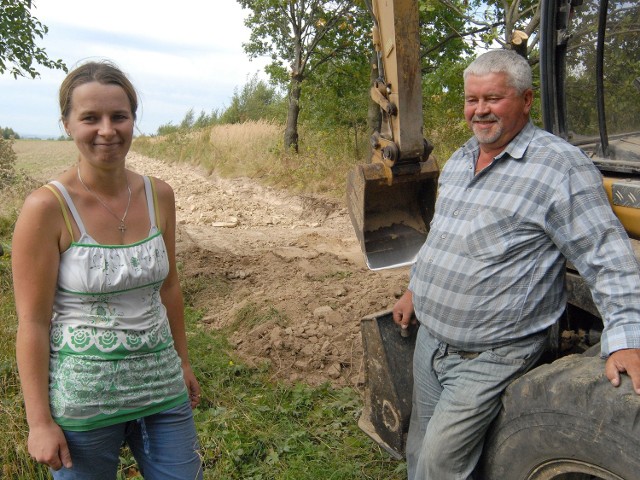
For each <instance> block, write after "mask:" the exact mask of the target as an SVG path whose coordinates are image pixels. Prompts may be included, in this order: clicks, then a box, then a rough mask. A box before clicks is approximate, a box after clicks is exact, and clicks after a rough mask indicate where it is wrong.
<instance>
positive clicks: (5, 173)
mask: <svg viewBox="0 0 640 480" xmlns="http://www.w3.org/2000/svg"><path fill="white" fill-rule="evenodd" d="M12 147H13V140H12V139H5V138H0V188H3V187H7V186H9V185H11V184H12V183H13V182H14V181H15V176H16V159H17V158H18V157H17V155H16V152H14V151H13V148H12Z"/></svg>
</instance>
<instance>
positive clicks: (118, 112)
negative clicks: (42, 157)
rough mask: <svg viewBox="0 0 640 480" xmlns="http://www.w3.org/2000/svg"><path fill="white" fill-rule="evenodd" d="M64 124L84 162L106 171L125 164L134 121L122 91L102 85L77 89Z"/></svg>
mask: <svg viewBox="0 0 640 480" xmlns="http://www.w3.org/2000/svg"><path fill="white" fill-rule="evenodd" d="M63 123H64V127H65V130H66V131H67V133H68V134H69V135H71V137H72V138H73V141H74V142H75V144H76V146H77V147H78V150H79V151H80V158H81V159H82V160H85V161H87V162H89V163H90V164H92V165H94V166H96V167H102V168H104V167H109V166H112V165H118V164H120V163H124V159H125V157H126V155H127V152H128V151H129V147H130V146H131V141H132V139H133V125H134V117H133V113H132V112H131V105H130V103H129V99H128V97H127V94H126V93H125V91H124V90H123V89H122V87H120V86H118V85H104V84H102V83H99V82H90V83H85V84H82V85H80V86H78V87H76V88H75V89H74V90H73V93H72V96H71V109H70V112H69V116H68V118H66V119H65V120H64V121H63Z"/></svg>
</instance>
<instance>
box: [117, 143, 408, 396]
mask: <svg viewBox="0 0 640 480" xmlns="http://www.w3.org/2000/svg"><path fill="white" fill-rule="evenodd" d="M128 164H129V166H130V168H132V169H134V170H136V171H138V172H140V173H143V174H147V175H153V176H156V177H158V178H161V179H163V180H165V181H167V182H168V183H169V184H170V185H171V186H172V187H173V189H174V191H175V195H176V211H177V220H178V238H177V242H178V243H177V255H178V261H179V262H180V265H181V276H182V277H183V283H185V284H191V285H194V284H196V285H202V289H201V290H196V293H194V295H193V298H192V299H190V300H191V301H192V302H193V303H194V304H195V306H196V307H198V308H200V309H202V310H203V311H204V312H205V317H204V318H203V321H204V322H206V323H207V324H208V325H210V326H211V328H224V327H230V326H233V327H234V328H235V331H234V333H233V334H232V335H231V337H230V340H231V342H232V344H233V345H234V347H235V350H236V353H237V355H238V356H239V357H240V358H242V359H243V360H244V361H245V362H248V363H250V364H263V363H265V362H268V364H269V365H270V369H271V371H272V372H273V377H274V378H277V379H279V380H284V381H291V382H293V381H304V382H306V383H309V384H311V385H318V384H321V383H324V382H330V383H332V384H333V385H335V386H342V385H351V386H359V385H361V384H362V382H363V380H364V376H363V375H364V372H363V365H362V342H361V337H360V319H361V318H362V317H363V316H365V315H369V314H371V313H375V312H378V311H381V310H385V309H388V308H391V307H392V306H393V304H394V303H395V301H396V299H397V298H398V297H399V296H400V295H401V294H402V292H403V290H404V288H406V285H407V281H408V269H407V268H404V269H395V270H388V271H383V272H371V271H369V270H368V269H367V268H366V266H365V264H364V260H363V257H362V254H361V253H360V249H359V245H358V242H357V239H356V238H355V235H354V233H353V229H352V227H351V224H350V221H349V217H348V214H347V211H346V208H345V206H344V205H343V204H341V203H340V202H336V201H334V200H330V199H326V198H322V197H319V196H310V195H292V194H290V193H287V192H283V191H280V190H277V189H274V188H269V187H265V186H262V185H260V184H259V183H258V182H256V181H253V180H251V179H247V178H238V179H221V178H217V177H215V176H209V175H206V174H205V173H204V172H203V171H200V170H199V169H198V168H197V167H193V166H191V165H183V164H171V165H169V164H165V163H163V162H160V161H157V160H154V159H150V158H147V157H143V156H141V155H138V154H135V153H131V154H130V156H129V158H128ZM255 318H261V319H262V321H261V322H260V323H256V322H255V321H252V320H253V319H255Z"/></svg>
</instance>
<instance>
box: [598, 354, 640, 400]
mask: <svg viewBox="0 0 640 480" xmlns="http://www.w3.org/2000/svg"><path fill="white" fill-rule="evenodd" d="M604 371H605V374H606V375H607V378H608V379H609V381H610V382H611V384H612V385H613V386H614V387H617V386H619V385H620V373H626V374H627V375H629V377H631V383H632V384H633V389H634V390H635V392H636V393H637V394H638V395H640V348H629V349H625V350H618V351H616V352H613V353H612V354H611V355H610V356H609V358H608V359H607V363H606V364H605V367H604Z"/></svg>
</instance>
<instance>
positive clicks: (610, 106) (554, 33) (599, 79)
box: [347, 0, 640, 480]
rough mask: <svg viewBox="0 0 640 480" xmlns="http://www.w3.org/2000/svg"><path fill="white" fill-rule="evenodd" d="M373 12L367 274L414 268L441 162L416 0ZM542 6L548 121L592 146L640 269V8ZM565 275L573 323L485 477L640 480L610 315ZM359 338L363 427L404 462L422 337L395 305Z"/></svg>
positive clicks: (605, 1) (359, 214)
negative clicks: (374, 122) (430, 136)
mask: <svg viewBox="0 0 640 480" xmlns="http://www.w3.org/2000/svg"><path fill="white" fill-rule="evenodd" d="M370 6H371V10H372V17H373V44H374V47H375V50H376V54H377V60H378V61H377V70H378V78H377V80H376V81H375V82H373V85H372V86H371V91H370V94H371V98H372V100H373V101H375V102H376V103H377V104H378V105H379V108H380V114H381V122H380V128H379V130H378V131H376V132H375V133H374V134H373V135H372V137H371V147H372V155H371V161H370V162H369V163H366V164H361V165H357V166H356V167H355V168H354V169H353V170H352V171H351V172H350V173H349V175H348V178H347V207H348V211H349V215H350V218H351V222H352V224H353V227H354V230H355V233H356V236H357V238H358V241H359V243H360V246H361V249H362V252H363V254H364V258H365V261H366V263H367V266H368V267H369V268H370V269H372V270H380V269H385V268H397V267H406V266H409V265H411V264H412V263H413V262H414V261H415V258H416V255H417V253H418V250H419V249H420V247H421V246H422V244H423V243H424V241H425V239H426V237H427V235H428V233H429V222H430V220H431V218H432V216H433V213H434V204H435V200H436V195H437V183H438V174H439V167H438V163H437V161H436V160H435V159H434V158H433V156H432V154H431V153H432V150H433V146H432V145H431V144H430V143H429V142H428V141H427V140H425V139H424V137H423V129H424V127H425V123H424V121H423V120H424V119H423V113H422V111H423V110H422V107H423V99H422V90H421V78H422V73H421V68H420V55H419V52H420V38H419V37H420V35H419V29H420V20H419V11H418V2H417V0H372V3H371V4H370ZM540 12H541V15H540V18H541V21H540V27H539V33H538V37H539V45H538V52H539V62H538V68H539V88H537V93H538V94H539V96H540V105H541V110H542V119H541V122H540V123H541V125H540V126H541V127H543V128H544V129H546V130H547V131H549V132H551V133H553V134H555V135H558V136H559V137H561V138H563V139H565V140H567V141H568V142H570V143H572V144H574V145H576V146H578V147H579V148H581V149H582V150H583V151H584V152H585V153H586V155H588V157H589V158H591V159H592V161H593V163H594V164H595V165H596V166H597V167H598V169H599V170H600V171H601V173H602V178H603V185H604V188H605V190H606V192H607V195H608V197H609V201H610V205H611V208H612V209H613V211H614V213H615V214H616V215H617V217H618V218H619V219H620V221H621V223H622V224H623V226H624V228H625V229H626V231H627V233H628V235H629V237H630V238H631V242H632V245H633V248H634V251H635V253H636V257H637V258H638V261H639V262H640V3H638V2H637V1H630V0H541V3H540ZM526 41H527V35H526V34H524V33H523V32H518V31H516V32H515V33H514V35H513V38H512V42H511V45H510V46H511V48H514V49H516V51H518V53H522V54H525V55H526V51H527V46H526ZM523 42H524V45H523ZM461 107H462V106H461ZM461 114H462V108H461ZM428 124H429V122H428V119H427V122H426V127H427V128H428ZM639 265H640V263H639ZM565 278H566V281H565V283H566V291H567V306H566V310H565V313H564V315H563V318H562V319H561V321H560V322H558V324H557V325H556V326H555V327H554V329H553V332H552V334H551V335H550V340H549V345H548V346H547V352H545V355H544V356H543V359H542V360H541V361H540V364H539V365H538V366H537V367H536V368H534V369H532V370H531V371H530V372H528V373H527V374H526V375H524V376H522V377H521V378H519V379H518V380H516V381H514V382H513V383H512V384H511V385H510V386H509V387H508V388H507V389H506V391H505V393H504V394H503V397H502V410H501V412H500V414H499V416H498V418H497V419H496V420H495V421H494V423H493V425H492V427H491V429H490V431H489V433H488V435H487V439H486V442H485V446H484V450H483V456H482V459H481V461H480V464H479V466H478V471H477V473H476V474H475V476H474V478H477V479H480V480H551V479H554V480H586V479H592V480H593V479H602V480H614V479H615V480H621V479H623V480H637V479H640V455H638V453H637V452H639V451H640V421H639V419H640V396H638V395H636V394H635V393H634V391H633V389H632V386H631V382H630V380H629V379H628V378H624V379H623V382H622V385H621V386H620V387H618V388H612V387H611V385H610V384H609V383H608V382H607V380H606V378H605V376H604V368H603V360H602V359H601V358H599V338H600V334H601V332H602V329H603V325H602V320H601V315H600V313H599V312H598V310H597V308H596V307H595V304H594V302H593V300H592V297H591V294H590V292H589V289H588V288H587V286H586V284H585V282H584V280H582V278H581V277H580V275H579V273H578V272H577V271H576V269H575V268H574V267H573V266H572V265H571V264H570V263H569V262H567V265H566V275H565ZM361 333H362V339H363V349H364V363H365V398H364V408H363V411H362V414H361V416H360V419H359V422H358V424H359V426H360V428H361V429H362V430H363V431H364V432H365V433H367V434H368V435H369V436H370V437H371V439H373V440H374V441H375V442H376V443H377V444H378V445H380V446H381V447H382V448H383V449H384V450H386V451H387V452H388V453H389V454H390V455H392V456H393V457H395V458H397V459H402V458H403V456H404V446H405V442H406V435H407V431H408V424H409V417H410V412H411V395H412V388H413V380H412V366H411V365H412V358H413V349H414V345H415V335H414V334H412V333H411V332H407V330H401V329H400V328H399V327H398V326H396V325H395V324H394V323H393V321H392V318H391V312H390V311H384V312H376V313H372V314H370V315H367V316H366V317H364V318H363V319H362V321H361Z"/></svg>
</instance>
